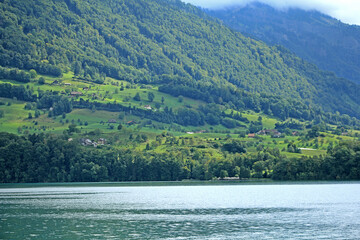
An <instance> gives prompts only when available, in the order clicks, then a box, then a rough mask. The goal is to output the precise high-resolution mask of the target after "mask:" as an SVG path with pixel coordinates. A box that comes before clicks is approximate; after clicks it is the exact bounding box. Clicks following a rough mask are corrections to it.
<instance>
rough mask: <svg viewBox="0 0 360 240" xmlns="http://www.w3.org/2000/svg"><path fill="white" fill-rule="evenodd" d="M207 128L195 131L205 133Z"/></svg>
mask: <svg viewBox="0 0 360 240" xmlns="http://www.w3.org/2000/svg"><path fill="white" fill-rule="evenodd" d="M205 132H206V130H200V131H196V132H195V133H205Z"/></svg>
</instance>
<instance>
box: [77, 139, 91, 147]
mask: <svg viewBox="0 0 360 240" xmlns="http://www.w3.org/2000/svg"><path fill="white" fill-rule="evenodd" d="M80 142H81V145H83V146H90V145H92V141H91V140H90V139H88V138H86V139H85V138H82V139H80Z"/></svg>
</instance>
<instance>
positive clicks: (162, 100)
mask: <svg viewBox="0 0 360 240" xmlns="http://www.w3.org/2000/svg"><path fill="white" fill-rule="evenodd" d="M164 102H165V98H164V96H162V97H161V103H162V104H164Z"/></svg>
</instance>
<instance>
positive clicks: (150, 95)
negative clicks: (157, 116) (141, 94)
mask: <svg viewBox="0 0 360 240" xmlns="http://www.w3.org/2000/svg"><path fill="white" fill-rule="evenodd" d="M154 98H155V95H154V93H152V92H148V99H149V102H152V101H154Z"/></svg>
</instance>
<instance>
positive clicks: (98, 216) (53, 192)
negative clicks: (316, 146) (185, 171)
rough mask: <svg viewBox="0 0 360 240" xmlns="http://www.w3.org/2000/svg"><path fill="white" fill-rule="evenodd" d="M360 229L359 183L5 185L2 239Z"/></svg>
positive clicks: (257, 235) (279, 235) (332, 235)
mask: <svg viewBox="0 0 360 240" xmlns="http://www.w3.org/2000/svg"><path fill="white" fill-rule="evenodd" d="M70 186H71V185H70ZM359 236H360V184H333V185H331V184H326V185H325V184H321V185H315V184H312V185H251V186H249V185H235V186H167V187H166V186H164V187H91V185H90V186H87V187H56V188H49V187H48V188H23V189H19V188H17V189H0V238H1V239H111V238H114V239H359Z"/></svg>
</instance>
